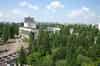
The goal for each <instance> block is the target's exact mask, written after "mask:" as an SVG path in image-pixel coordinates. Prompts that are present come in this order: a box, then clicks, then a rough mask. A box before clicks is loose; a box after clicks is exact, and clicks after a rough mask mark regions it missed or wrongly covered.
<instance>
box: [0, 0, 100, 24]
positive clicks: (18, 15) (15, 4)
mask: <svg viewBox="0 0 100 66" xmlns="http://www.w3.org/2000/svg"><path fill="white" fill-rule="evenodd" d="M27 16H31V17H34V19H35V20H36V21H38V22H50V23H52V22H58V23H100V0H0V21H10V22H22V21H23V20H24V17H27Z"/></svg>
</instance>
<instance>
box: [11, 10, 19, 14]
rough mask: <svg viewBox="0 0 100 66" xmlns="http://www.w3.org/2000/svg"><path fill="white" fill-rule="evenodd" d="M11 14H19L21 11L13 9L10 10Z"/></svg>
mask: <svg viewBox="0 0 100 66" xmlns="http://www.w3.org/2000/svg"><path fill="white" fill-rule="evenodd" d="M12 13H13V14H20V13H21V11H20V10H19V9H13V10H12Z"/></svg>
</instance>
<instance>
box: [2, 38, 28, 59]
mask: <svg viewBox="0 0 100 66" xmlns="http://www.w3.org/2000/svg"><path fill="white" fill-rule="evenodd" d="M22 45H23V46H24V47H27V43H25V42H22V41H21V40H20V39H17V40H16V39H10V40H9V41H8V43H6V44H5V45H3V46H0V47H2V48H7V49H8V51H7V52H3V53H0V57H3V56H7V55H9V54H12V53H15V52H16V51H17V50H18V49H19V48H20V47H21V46H22Z"/></svg>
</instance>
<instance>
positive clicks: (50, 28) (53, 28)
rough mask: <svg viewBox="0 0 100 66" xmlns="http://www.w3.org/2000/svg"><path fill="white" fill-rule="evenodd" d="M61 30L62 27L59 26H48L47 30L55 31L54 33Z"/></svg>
mask: <svg viewBox="0 0 100 66" xmlns="http://www.w3.org/2000/svg"><path fill="white" fill-rule="evenodd" d="M60 30H61V29H60V28H58V27H47V31H49V32H53V33H55V32H59V31H60Z"/></svg>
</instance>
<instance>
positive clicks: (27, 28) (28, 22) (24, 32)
mask: <svg viewBox="0 0 100 66" xmlns="http://www.w3.org/2000/svg"><path fill="white" fill-rule="evenodd" d="M31 32H32V34H34V39H36V38H37V36H38V29H37V24H36V22H35V20H34V18H33V17H25V18H24V26H23V27H20V28H19V34H20V35H21V38H22V39H23V38H29V34H30V33H31Z"/></svg>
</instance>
